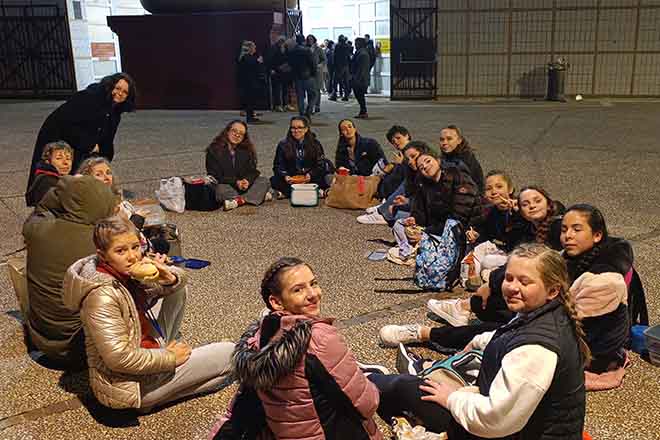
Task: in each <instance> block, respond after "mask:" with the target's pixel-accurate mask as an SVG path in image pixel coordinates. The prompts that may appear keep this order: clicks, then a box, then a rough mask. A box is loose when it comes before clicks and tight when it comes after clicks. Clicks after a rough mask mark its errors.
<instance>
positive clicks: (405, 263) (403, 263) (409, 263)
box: [387, 254, 415, 266]
mask: <svg viewBox="0 0 660 440" xmlns="http://www.w3.org/2000/svg"><path fill="white" fill-rule="evenodd" d="M387 261H389V262H390V263H394V264H398V265H399V266H414V265H415V259H414V258H411V259H410V260H409V261H404V260H402V259H400V258H395V257H392V256H391V255H390V254H387Z"/></svg>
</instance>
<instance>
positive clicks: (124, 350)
mask: <svg viewBox="0 0 660 440" xmlns="http://www.w3.org/2000/svg"><path fill="white" fill-rule="evenodd" d="M97 262H98V260H97V258H96V256H89V257H86V258H83V259H80V260H78V261H76V262H75V263H74V264H73V265H71V267H69V269H68V270H67V272H66V275H65V277H64V289H63V290H64V298H63V299H64V304H65V305H66V306H67V307H69V308H70V309H72V310H80V317H81V319H82V322H83V329H84V332H85V346H86V350H87V362H88V364H89V383H90V386H91V388H92V391H93V392H94V395H95V396H96V398H97V399H98V400H99V402H101V403H102V404H103V405H106V406H108V407H110V408H116V409H120V408H139V407H140V405H141V397H140V387H141V386H144V385H146V384H152V383H156V382H164V381H166V380H167V379H168V377H169V376H171V375H173V374H174V369H175V367H176V362H175V357H174V353H172V352H170V351H168V350H166V349H165V347H162V348H160V349H153V348H151V349H147V348H142V347H140V341H141V338H142V332H141V329H140V318H139V315H138V310H137V308H136V305H135V302H134V301H133V298H132V296H131V294H130V292H129V291H128V289H126V287H124V286H123V285H122V284H121V283H120V282H119V281H117V280H116V279H115V278H114V277H112V276H110V275H108V274H105V273H102V272H98V271H97V270H96V265H97ZM171 270H172V273H174V274H175V275H176V277H177V282H176V284H174V285H173V286H168V287H163V286H160V285H158V284H153V287H152V288H150V289H148V290H147V294H148V295H149V297H150V298H153V297H160V296H167V295H170V294H173V293H175V292H177V291H179V290H180V289H185V285H186V281H187V276H186V273H185V271H183V270H181V269H177V268H171Z"/></svg>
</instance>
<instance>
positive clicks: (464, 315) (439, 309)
mask: <svg viewBox="0 0 660 440" xmlns="http://www.w3.org/2000/svg"><path fill="white" fill-rule="evenodd" d="M460 301H461V300H460V299H443V300H437V299H430V300H429V301H428V302H427V303H426V307H427V308H428V309H429V310H430V311H432V312H433V313H435V314H436V315H438V316H439V317H441V318H442V319H444V320H445V321H447V322H448V323H449V324H451V325H452V326H454V327H460V326H463V325H468V323H469V321H470V312H468V311H467V310H463V308H462V307H461V306H460Z"/></svg>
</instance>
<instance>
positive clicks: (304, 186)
mask: <svg viewBox="0 0 660 440" xmlns="http://www.w3.org/2000/svg"><path fill="white" fill-rule="evenodd" d="M289 200H290V201H291V206H319V186H318V185H317V184H316V183H296V184H293V185H291V198H290V199H289Z"/></svg>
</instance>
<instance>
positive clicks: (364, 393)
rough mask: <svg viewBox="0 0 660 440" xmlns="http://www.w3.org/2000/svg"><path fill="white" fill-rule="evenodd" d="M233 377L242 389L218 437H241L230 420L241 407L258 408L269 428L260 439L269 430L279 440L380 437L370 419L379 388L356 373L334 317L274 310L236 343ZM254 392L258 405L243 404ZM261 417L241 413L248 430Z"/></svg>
mask: <svg viewBox="0 0 660 440" xmlns="http://www.w3.org/2000/svg"><path fill="white" fill-rule="evenodd" d="M234 374H235V375H236V377H237V379H238V380H239V382H240V384H241V391H239V394H237V396H236V398H235V400H234V402H233V403H232V408H231V409H230V413H229V414H228V415H229V417H228V418H225V419H223V420H221V422H220V423H219V424H218V426H217V427H216V429H215V430H214V432H213V433H212V436H213V435H215V438H219V439H229V438H240V436H238V437H237V436H236V434H237V424H236V423H232V422H231V421H229V420H231V419H232V418H234V417H236V415H237V414H236V411H245V410H244V409H240V408H252V407H255V406H258V405H259V403H260V405H261V408H258V410H261V409H263V413H262V414H264V415H265V417H263V418H264V419H265V425H267V427H266V426H265V425H264V426H263V428H264V429H260V432H259V434H260V435H263V434H264V431H270V433H271V434H272V435H273V436H274V437H275V438H277V439H308V440H323V439H328V440H332V439H336V440H343V439H365V440H366V439H370V440H375V439H382V435H381V433H380V431H379V430H378V428H377V426H376V423H375V422H374V420H373V415H374V414H375V413H376V409H377V408H378V402H379V394H378V389H377V388H376V387H375V385H374V384H373V383H371V382H370V381H369V380H368V379H367V378H366V377H365V376H364V374H363V372H362V371H361V370H360V369H359V367H358V365H357V363H356V361H355V357H354V356H353V354H352V353H351V351H350V350H349V348H348V346H347V345H346V343H345V342H344V339H343V338H342V336H341V335H340V334H339V332H338V331H337V329H336V327H334V326H333V325H332V320H331V319H321V318H312V317H309V316H297V315H288V314H282V313H271V314H270V315H269V316H267V317H266V318H264V319H263V321H262V322H261V323H259V324H257V325H254V326H251V327H250V328H249V329H248V330H247V332H246V333H245V334H244V335H243V337H242V338H241V340H240V341H239V343H238V344H237V346H236V350H235V352H234ZM250 395H251V396H252V398H253V399H254V401H257V402H258V403H257V405H255V404H254V403H251V404H246V405H243V406H241V405H240V402H239V399H241V398H246V396H250ZM231 411H233V414H232V412H231ZM258 412H259V411H256V413H258ZM256 413H255V414H251V415H250V416H249V417H246V414H242V415H241V417H240V418H241V419H244V420H245V419H249V420H250V421H251V422H250V425H252V426H250V427H248V428H252V429H253V428H254V426H255V425H256V424H258V422H257V421H256V420H255V419H254V417H258V414H256ZM229 425H231V428H230V426H229ZM230 431H231V434H230ZM239 431H240V428H239ZM240 432H242V431H240ZM225 434H226V435H225ZM248 438H256V437H254V436H248Z"/></svg>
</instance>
